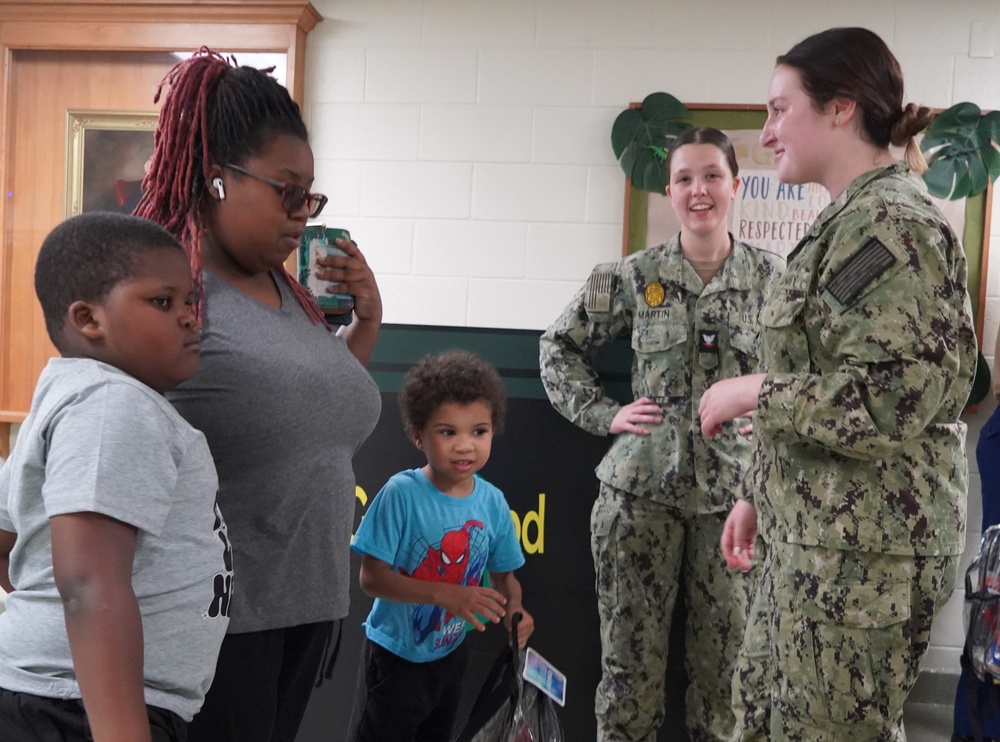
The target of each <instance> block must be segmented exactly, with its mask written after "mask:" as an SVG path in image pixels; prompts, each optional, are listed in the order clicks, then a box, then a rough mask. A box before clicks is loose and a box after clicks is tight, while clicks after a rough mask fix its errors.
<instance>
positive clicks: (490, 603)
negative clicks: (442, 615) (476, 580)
mask: <svg viewBox="0 0 1000 742" xmlns="http://www.w3.org/2000/svg"><path fill="white" fill-rule="evenodd" d="M439 587H440V590H441V599H440V600H439V601H437V603H438V605H440V606H441V607H442V608H444V609H445V610H447V611H448V612H449V613H451V614H452V615H455V616H459V617H461V618H464V619H465V620H466V621H467V622H468V623H469V624H470V625H471V626H472V628H474V629H475V630H476V631H485V630H486V625H485V624H484V623H483V622H482V621H480V620H479V619H478V618H476V614H477V613H478V614H479V615H480V616H483V617H484V618H486V619H487V620H488V621H490V622H491V623H500V619H501V618H504V616H505V615H506V610H505V609H504V606H505V605H506V603H507V599H506V598H505V597H504V596H503V595H501V594H500V593H498V592H497V591H496V590H493V589H491V588H488V587H473V586H471V585H449V584H441V585H440V586H439Z"/></svg>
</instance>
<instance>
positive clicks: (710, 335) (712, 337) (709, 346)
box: [698, 330, 719, 353]
mask: <svg viewBox="0 0 1000 742" xmlns="http://www.w3.org/2000/svg"><path fill="white" fill-rule="evenodd" d="M698 336H699V337H700V338H701V343H700V347H701V349H702V350H703V351H706V352H708V353H718V352H719V333H718V332H706V331H705V330H702V331H701V332H699V333H698Z"/></svg>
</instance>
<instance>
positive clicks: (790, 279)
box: [744, 164, 976, 555]
mask: <svg viewBox="0 0 1000 742" xmlns="http://www.w3.org/2000/svg"><path fill="white" fill-rule="evenodd" d="M966 273H967V267H966V262H965V253H964V252H963V251H962V246H961V245H960V244H959V241H958V239H957V238H956V237H955V234H954V232H953V231H952V229H951V227H950V226H949V225H948V223H947V222H946V221H945V219H944V217H943V216H942V215H941V212H940V211H938V209H937V207H935V206H934V205H933V204H932V203H931V202H930V200H929V198H928V197H927V193H926V189H925V188H924V187H923V184H922V183H920V182H919V181H918V180H917V179H915V178H913V177H912V176H910V174H909V172H908V171H907V169H906V167H905V166H904V165H902V164H896V165H893V166H890V167H888V168H881V169H878V170H873V171H870V172H867V173H865V174H864V175H861V176H859V177H858V178H856V179H855V180H854V181H853V182H852V183H851V184H850V185H849V186H848V187H847V189H846V190H844V192H843V193H841V194H840V195H839V196H838V197H837V198H836V199H835V200H834V201H833V202H832V203H831V204H830V205H829V206H828V207H827V208H826V209H824V210H823V212H822V213H821V214H820V215H819V217H818V218H817V219H816V222H815V223H814V224H813V226H812V228H811V229H810V231H809V233H808V234H807V235H806V236H805V237H804V238H803V239H802V241H801V242H800V243H799V244H798V245H797V246H796V248H795V250H794V251H793V252H792V253H791V254H790V255H789V258H788V269H787V271H786V272H785V274H784V276H783V277H782V279H781V281H780V282H779V283H778V285H777V286H776V288H775V290H774V291H773V292H772V293H771V295H770V297H769V299H768V301H767V303H766V305H765V306H764V311H763V313H762V317H761V323H762V328H761V345H760V351H761V368H762V370H763V371H765V372H766V373H767V374H768V376H767V378H766V379H765V381H764V385H763V386H762V388H761V391H760V397H759V408H758V412H757V416H756V419H755V422H754V431H755V434H756V435H755V438H756V440H757V447H756V449H755V451H754V461H753V469H752V471H751V473H750V475H748V477H747V479H746V480H745V482H744V496H746V497H748V498H749V499H750V500H751V501H753V502H754V504H755V505H756V506H757V510H758V525H759V528H760V531H761V533H762V534H763V535H764V536H765V537H767V538H770V539H778V540H782V541H786V542H790V543H800V544H807V545H819V546H824V547H830V548H837V549H848V550H850V549H858V550H864V551H874V552H882V553H889V554H921V555H934V554H936V555H945V554H958V553H960V552H961V551H962V548H963V546H964V545H965V534H964V531H965V522H966V502H965V501H966V490H967V486H968V472H967V463H966V451H965V432H966V431H965V424H964V423H962V422H960V421H959V414H960V413H961V412H962V408H963V407H964V405H965V402H966V400H967V399H968V396H969V392H970V389H971V382H972V376H973V373H974V370H975V367H976V337H975V334H974V331H973V324H972V311H971V306H970V302H969V295H968V291H967V289H966Z"/></svg>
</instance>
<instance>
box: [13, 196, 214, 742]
mask: <svg viewBox="0 0 1000 742" xmlns="http://www.w3.org/2000/svg"><path fill="white" fill-rule="evenodd" d="M35 292H36V293H37V295H38V299H39V301H40V302H41V305H42V310H43V312H44V314H45V324H46V328H47V330H48V333H49V337H50V338H51V339H52V342H53V343H54V344H55V346H56V348H57V349H58V350H59V352H60V354H61V357H60V358H54V359H52V360H51V361H50V362H49V364H48V366H46V368H45V369H44V371H43V372H42V375H41V377H40V378H39V380H38V385H37V387H36V389H35V396H34V399H33V400H32V404H31V412H30V414H29V415H28V418H27V419H26V420H25V422H24V424H23V426H22V428H21V431H20V433H19V435H18V440H17V444H16V446H15V447H14V451H13V452H12V455H11V458H10V460H9V461H8V462H7V464H6V465H5V466H4V468H3V469H2V470H0V586H2V587H3V588H4V589H5V590H7V591H8V592H10V596H9V597H8V599H7V609H6V611H5V612H4V613H2V614H0V739H3V740H15V739H16V740H19V741H21V740H37V741H38V742H49V741H50V740H52V741H54V740H68V741H76V740H80V741H81V742H82V741H83V740H110V739H128V740H135V741H137V742H150V741H156V742H159V741H163V742H167V741H170V742H175V741H179V740H183V739H184V738H185V735H186V731H185V730H186V726H187V722H188V721H190V720H191V718H192V717H193V716H194V714H195V713H196V712H197V711H198V709H199V708H200V707H201V704H202V701H203V699H204V696H205V692H206V691H207V690H208V687H209V685H210V684H211V681H212V676H213V674H214V672H215V663H216V658H217V656H218V651H219V646H220V645H221V642H222V638H223V636H224V635H225V632H226V627H227V625H228V623H229V618H228V616H229V601H230V596H231V594H232V556H231V549H230V547H229V540H228V536H227V533H226V526H225V523H224V521H223V520H222V516H221V515H220V513H219V511H218V508H217V507H216V504H215V500H216V492H217V489H218V479H217V477H216V473H215V467H214V465H213V463H212V458H211V454H210V452H209V450H208V445H207V444H206V442H205V438H204V436H203V435H202V434H201V433H200V432H198V431H197V430H195V429H194V428H192V427H191V426H190V425H189V424H188V423H187V422H185V421H184V419H183V418H181V417H180V415H178V414H177V413H176V411H175V410H174V408H173V407H172V406H171V405H170V404H169V403H168V402H167V401H166V400H165V399H164V398H163V396H162V394H163V392H165V391H167V390H169V389H172V388H174V387H175V386H177V385H178V384H179V383H181V382H182V381H184V380H186V379H188V378H190V377H191V376H192V375H193V374H194V372H195V370H196V369H197V365H198V352H199V331H198V321H197V318H196V316H195V311H194V300H193V296H194V291H193V285H192V279H191V273H190V268H189V266H188V260H187V258H186V256H185V254H184V252H183V248H182V247H181V246H180V244H179V243H178V242H177V241H176V240H175V239H174V238H173V237H172V236H171V235H170V234H169V233H167V232H166V231H165V230H163V229H162V228H160V227H159V226H157V225H155V224H154V223H152V222H149V221H146V220H144V219H138V218H135V217H128V216H123V215H119V214H112V213H103V212H91V213H87V214H83V215H81V216H77V217H73V218H72V219H69V220H67V221H65V222H63V223H62V224H60V225H59V226H57V227H56V228H55V229H54V230H53V231H52V232H51V233H50V234H49V236H48V237H47V238H46V239H45V241H44V243H43V244H42V247H41V250H40V252H39V255H38V262H37V265H36V268H35Z"/></svg>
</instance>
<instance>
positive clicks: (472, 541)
mask: <svg viewBox="0 0 1000 742" xmlns="http://www.w3.org/2000/svg"><path fill="white" fill-rule="evenodd" d="M351 548H352V549H354V550H355V551H357V552H358V553H361V554H368V555H369V556H373V557H375V558H376V559H380V560H382V561H383V562H386V563H387V564H390V565H392V568H393V569H394V570H396V571H398V572H399V573H401V574H405V575H408V576H410V577H415V578H417V579H421V580H429V581H432V582H450V583H453V584H462V585H478V584H479V583H480V581H481V580H482V576H483V571H484V570H485V571H489V572H509V571H511V570H514V569H517V568H518V567H520V566H521V565H522V564H524V555H523V554H522V553H521V547H520V544H519V543H518V541H517V535H516V534H515V532H514V522H513V520H512V519H511V516H510V507H509V506H508V505H507V501H506V500H505V499H504V496H503V493H502V492H501V491H500V490H498V489H497V488H496V487H494V486H493V485H492V484H490V483H489V482H487V481H486V480H485V479H481V478H480V477H478V476H477V477H476V478H475V486H474V487H473V490H472V494H471V495H469V496H468V497H463V498H457V497H449V496H448V495H446V494H444V493H443V492H441V491H440V490H439V489H437V487H435V486H434V485H433V484H431V483H430V481H429V480H428V479H427V477H426V476H425V475H424V473H423V472H422V471H421V470H420V469H409V470H407V471H403V472H400V473H399V474H396V475H394V476H393V477H392V478H391V479H390V480H389V481H388V482H386V484H385V486H384V487H383V488H382V490H381V491H380V492H379V493H378V495H376V496H375V499H374V500H373V501H372V504H371V505H370V506H369V507H368V512H367V514H366V515H365V517H364V520H362V521H361V525H360V526H359V527H358V532H357V534H356V535H355V536H354V540H353V541H352V542H351ZM364 625H365V634H366V635H367V636H368V639H369V640H370V641H373V642H375V643H376V644H378V645H380V646H382V647H385V648H386V649H388V650H389V651H390V652H393V653H394V654H397V655H399V656H400V657H402V658H403V659H406V660H409V661H410V662H430V661H432V660H437V659H441V658H442V657H444V656H445V655H446V654H448V653H449V652H450V651H452V650H453V649H454V648H455V647H457V646H458V645H459V644H460V643H461V642H462V639H464V638H465V621H464V620H463V619H461V618H459V617H458V616H453V615H451V614H450V613H448V612H447V611H446V610H445V609H444V608H442V607H441V606H436V605H415V604H412V603H397V602H396V601H393V600H385V599H383V598H376V599H375V604H374V605H373V606H372V610H371V613H369V614H368V620H367V621H365V624H364Z"/></svg>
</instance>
